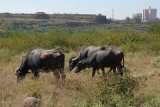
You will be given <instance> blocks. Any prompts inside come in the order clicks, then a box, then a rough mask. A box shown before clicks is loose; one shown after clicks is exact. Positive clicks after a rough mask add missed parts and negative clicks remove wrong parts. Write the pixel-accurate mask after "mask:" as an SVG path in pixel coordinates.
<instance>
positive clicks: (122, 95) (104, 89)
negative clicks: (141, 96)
mask: <svg viewBox="0 0 160 107" xmlns="http://www.w3.org/2000/svg"><path fill="white" fill-rule="evenodd" d="M98 85H99V87H100V90H101V97H100V100H101V102H102V104H105V105H108V106H120V107H121V106H133V105H134V102H133V101H134V99H133V98H134V90H135V88H136V87H137V86H138V85H139V82H138V80H137V79H136V78H134V77H132V76H129V75H125V76H123V78H122V77H121V76H118V75H112V74H108V75H106V77H105V78H104V77H102V78H101V81H100V83H99V84H98Z"/></svg>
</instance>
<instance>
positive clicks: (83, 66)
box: [74, 61, 87, 73]
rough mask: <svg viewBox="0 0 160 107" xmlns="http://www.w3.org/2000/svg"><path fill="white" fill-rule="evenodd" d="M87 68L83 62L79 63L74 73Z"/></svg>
mask: <svg viewBox="0 0 160 107" xmlns="http://www.w3.org/2000/svg"><path fill="white" fill-rule="evenodd" d="M86 67H87V66H86V64H85V63H84V62H83V61H79V62H78V64H77V67H76V70H75V71H74V72H75V73H78V72H80V71H81V70H82V69H85V68H86Z"/></svg>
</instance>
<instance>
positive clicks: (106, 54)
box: [75, 49, 124, 77]
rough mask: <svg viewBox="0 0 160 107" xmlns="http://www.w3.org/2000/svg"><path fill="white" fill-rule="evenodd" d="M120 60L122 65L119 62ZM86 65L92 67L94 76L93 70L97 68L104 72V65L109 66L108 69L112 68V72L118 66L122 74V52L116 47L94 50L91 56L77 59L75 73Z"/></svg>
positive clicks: (93, 71)
mask: <svg viewBox="0 0 160 107" xmlns="http://www.w3.org/2000/svg"><path fill="white" fill-rule="evenodd" d="M122 60H123V65H122V64H121V62H122ZM87 67H92V77H93V76H95V71H96V70H98V69H101V70H102V71H103V72H105V71H104V68H105V67H110V71H111V70H112V69H113V71H114V73H116V68H118V70H119V71H120V74H121V75H123V71H122V68H123V67H124V53H123V52H122V51H119V50H116V49H111V50H98V51H96V52H94V53H93V54H92V55H91V57H88V58H87V59H85V60H83V61H79V62H78V64H77V67H76V70H75V73H78V72H80V71H81V70H82V69H84V68H87Z"/></svg>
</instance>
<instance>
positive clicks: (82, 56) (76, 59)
mask: <svg viewBox="0 0 160 107" xmlns="http://www.w3.org/2000/svg"><path fill="white" fill-rule="evenodd" d="M110 49H113V48H112V47H111V46H108V45H105V46H99V47H96V46H88V47H86V48H84V49H83V50H82V51H81V52H80V54H79V55H78V56H77V57H71V58H70V59H69V70H70V71H72V69H73V68H75V67H76V65H77V63H78V62H79V61H82V60H85V59H87V58H88V57H90V56H91V55H92V54H93V53H94V52H96V51H98V50H110Z"/></svg>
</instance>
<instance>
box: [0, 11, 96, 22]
mask: <svg viewBox="0 0 160 107" xmlns="http://www.w3.org/2000/svg"><path fill="white" fill-rule="evenodd" d="M39 13H40V12H39ZM36 14H37V13H36ZM34 15H35V14H11V13H1V14H0V17H1V20H3V21H5V22H7V23H10V22H13V21H47V22H48V23H50V24H65V23H68V22H81V23H93V21H94V16H95V15H89V14H48V15H49V19H35V18H34Z"/></svg>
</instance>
